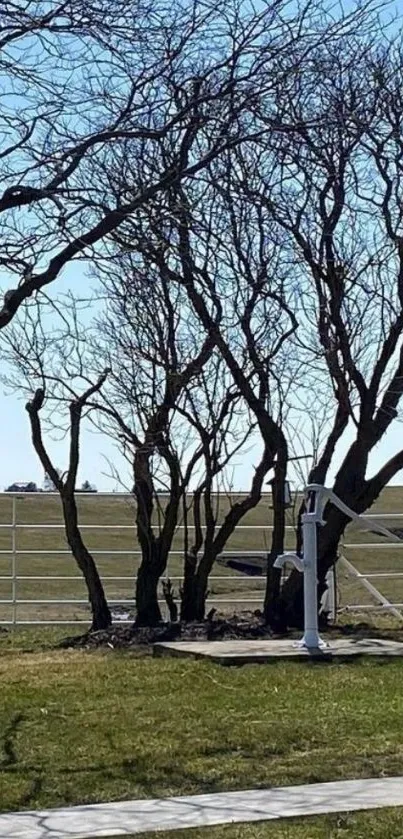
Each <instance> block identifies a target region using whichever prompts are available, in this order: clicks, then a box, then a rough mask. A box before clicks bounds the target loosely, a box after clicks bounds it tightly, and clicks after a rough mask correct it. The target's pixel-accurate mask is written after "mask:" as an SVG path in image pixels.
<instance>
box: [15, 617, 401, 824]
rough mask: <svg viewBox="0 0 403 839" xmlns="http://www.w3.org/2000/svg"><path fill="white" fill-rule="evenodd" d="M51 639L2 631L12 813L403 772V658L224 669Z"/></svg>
mask: <svg viewBox="0 0 403 839" xmlns="http://www.w3.org/2000/svg"><path fill="white" fill-rule="evenodd" d="M38 640H39V636H36V643H37V642H38ZM52 640H56V639H55V637H53V639H52V636H51V633H48V635H47V636H46V635H45V638H44V641H43V649H42V650H41V651H39V652H30V651H29V650H32V647H33V639H32V637H31V638H30V636H29V634H27V633H24V632H21V633H20V632H17V633H16V635H15V637H14V639H11V638H10V637H8V636H7V637H4V638H3V637H1V638H0V691H1V697H2V702H1V708H0V809H1V810H3V811H4V810H17V809H23V808H40V807H56V806H62V805H64V804H78V803H85V802H96V801H107V800H119V799H129V798H137V797H154V796H155V797H157V796H169V795H180V794H193V793H201V792H216V791H217V792H218V791H222V790H226V789H228V790H230V789H245V788H247V787H267V786H270V785H273V784H274V785H283V784H297V783H310V782H317V781H326V780H337V779H347V778H358V777H369V776H383V775H397V774H403V694H402V690H401V685H402V677H403V664H402V662H399V661H390V662H388V663H387V664H382V663H377V662H375V661H373V660H371V661H362V662H360V663H356V664H349V665H342V664H339V665H335V664H328V665H326V666H317V665H309V664H308V665H306V666H301V664H298V663H292V662H283V663H276V664H272V665H270V666H266V667H263V666H246V667H243V668H240V669H234V668H230V669H226V668H220V667H218V666H215V665H213V664H211V663H208V662H195V661H187V660H180V659H153V658H150V657H147V658H136V657H134V656H133V655H131V654H130V653H126V654H123V653H118V652H116V651H111V650H108V651H103V652H99V651H97V652H91V653H90V652H84V651H77V650H74V651H73V650H68V651H62V650H52V649H50V645H51V643H52Z"/></svg>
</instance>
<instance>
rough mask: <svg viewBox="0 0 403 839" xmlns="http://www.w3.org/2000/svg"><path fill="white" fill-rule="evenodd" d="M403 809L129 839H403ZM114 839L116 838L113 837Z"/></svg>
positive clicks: (138, 836)
mask: <svg viewBox="0 0 403 839" xmlns="http://www.w3.org/2000/svg"><path fill="white" fill-rule="evenodd" d="M402 837H403V809H402V808H400V807H396V808H393V809H385V810H374V811H369V812H364V813H347V814H346V813H343V814H340V815H332V816H321V817H320V818H306V819H283V820H281V821H275V822H265V823H261V824H239V825H223V826H222V827H209V828H200V829H197V830H186V832H185V831H169V832H161V833H160V832H159V833H147V834H144V833H143V834H142V835H140V834H137V835H136V836H133V837H130V836H128V837H126V839H402ZM110 839H112V837H110Z"/></svg>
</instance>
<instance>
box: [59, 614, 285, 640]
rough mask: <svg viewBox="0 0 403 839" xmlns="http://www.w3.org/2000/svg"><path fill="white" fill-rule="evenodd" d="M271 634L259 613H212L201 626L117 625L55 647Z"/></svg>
mask: <svg viewBox="0 0 403 839" xmlns="http://www.w3.org/2000/svg"><path fill="white" fill-rule="evenodd" d="M273 637H274V636H273V633H272V631H271V630H270V629H269V627H268V626H265V625H264V624H263V622H262V616H261V613H260V612H242V613H240V614H239V615H232V616H231V617H228V616H224V615H219V614H215V615H214V616H213V617H212V618H210V619H207V620H205V621H203V622H202V623H179V622H178V623H163V624H160V625H159V626H153V627H141V626H135V625H134V624H130V625H123V626H122V625H121V626H119V625H118V624H116V623H115V624H114V625H112V626H111V627H110V628H109V629H106V630H100V631H98V632H88V633H86V634H85V635H79V636H76V637H73V638H65V639H63V641H61V642H60V643H59V644H58V647H63V648H66V647H82V648H84V649H91V648H93V647H109V648H111V647H113V648H114V649H124V648H128V647H131V648H136V647H137V648H138V647H150V646H151V645H152V644H155V643H156V642H158V641H159V642H161V641H223V640H230V639H231V638H234V639H235V638H247V639H250V640H253V639H254V638H273Z"/></svg>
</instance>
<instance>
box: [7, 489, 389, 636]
mask: <svg viewBox="0 0 403 839" xmlns="http://www.w3.org/2000/svg"><path fill="white" fill-rule="evenodd" d="M234 500H236V499H233V501H234ZM227 509H228V500H227V499H226V498H223V499H220V505H219V517H220V520H222V519H223V517H224V515H225V512H226V510H227ZM79 511H80V522H81V524H82V525H83V526H84V528H83V534H84V537H85V541H86V543H87V545H88V548H89V549H90V550H92V551H94V552H95V558H96V560H97V565H98V567H99V570H100V573H101V576H102V578H103V581H104V585H105V589H106V593H107V596H108V598H110V599H112V600H113V599H124V600H132V599H133V597H134V586H135V577H136V572H137V568H138V563H139V556H138V555H136V553H135V552H136V551H138V549H139V547H138V543H137V540H136V535H135V530H134V528H131V526H132V525H133V523H134V515H135V510H134V506H133V502H132V501H131V500H130V499H127V498H120V497H119V496H116V497H103V496H102V495H99V496H98V495H88V496H82V497H81V498H80V499H79ZM373 512H377V513H382V512H388V513H397V514H399V513H401V512H403V488H402V487H389V488H387V489H386V490H385V491H384V492H383V494H382V496H381V497H380V499H379V500H378V501H377V503H376V504H375V505H374V508H373ZM11 521H12V498H11V497H10V496H9V495H7V494H1V495H0V525H2V526H1V527H0V601H6V600H11V599H12V594H13V581H12V579H11V578H12V570H13V529H12V527H11V526H10V525H11ZM16 522H17V528H16V530H15V531H14V532H15V554H14V558H15V571H16V575H17V578H18V579H17V581H16V583H15V593H16V597H17V599H18V600H26V601H31V602H27V603H23V604H19V605H18V606H17V607H16V610H15V616H16V618H17V620H18V621H29V620H38V619H41V620H85V619H87V617H88V607H87V606H86V590H85V586H84V584H83V582H82V579H81V577H80V575H79V572H78V571H77V568H76V565H75V563H74V560H73V558H72V557H71V556H70V554H69V552H68V546H67V545H66V542H65V539H64V532H63V527H62V516H61V509H60V503H59V501H58V497H57V496H56V495H55V497H49V496H46V497H45V496H41V495H39V494H38V495H26V496H24V495H22V496H19V497H18V499H17V504H16ZM271 522H272V511H271V509H270V496H269V495H265V496H264V498H263V499H262V501H261V502H260V504H259V505H258V506H257V507H256V508H255V509H254V510H252V511H250V512H249V513H248V514H247V516H245V518H244V519H243V522H242V524H243V527H241V528H238V530H237V531H236V533H235V534H234V535H233V536H232V537H231V539H230V541H229V543H228V545H227V550H230V551H231V550H233V551H242V550H246V551H263V552H264V551H266V550H268V548H269V545H270V524H271ZM156 523H157V518H156ZM384 523H385V524H387V525H389V526H402V527H403V520H399V519H398V518H397V519H395V520H391V521H389V520H388V521H387V522H386V521H385V522H384ZM45 524H50V525H53V527H52V528H50V529H49V528H48V529H44V528H42V527H41V526H40V525H45ZM96 524H99V525H102V529H95V528H91V527H90V525H96ZM293 524H294V522H293V515H292V512H290V513H289V514H288V525H289V528H290V529H289V530H288V531H287V545H286V546H287V547H288V548H291V547H293V546H294V541H293V530H292V529H291V528H292V526H293ZM116 525H122V529H119V528H116ZM246 525H251V526H252V527H251V529H247V528H246ZM111 526H113V527H111ZM115 528H116V529H115ZM344 541H345V542H346V543H347V544H350V545H351V544H353V545H354V544H357V543H370V542H382V541H384V540H383V538H382V537H378V536H375V535H372V534H370V533H367V532H365V531H361V532H360V530H359V528H358V527H357V526H356V525H354V526H350V527H349V528H348V530H347V532H346V536H345V540H344ZM182 546H183V535H182V531H179V532H178V534H177V536H176V537H175V542H174V545H173V549H174V550H175V551H178V552H179V554H180V551H181V549H182ZM38 550H45V551H47V552H48V553H46V554H41V553H38V552H37V551H38ZM343 550H344V553H345V554H346V556H347V558H348V559H349V560H350V561H351V562H353V563H354V565H355V566H356V567H357V569H358V570H359V571H360V572H362V573H377V572H379V571H393V572H395V573H396V572H398V573H402V572H403V545H402V548H401V549H400V548H399V546H398V547H397V548H396V547H394V546H393V547H388V548H387V549H381V550H380V549H377V548H375V549H374V548H372V547H368V548H366V547H365V548H362V547H360V548H354V547H350V548H345V549H343ZM24 551H28V552H29V553H24ZM58 551H66V552H67V553H58ZM98 551H101V552H102V553H97V552H98ZM113 551H122V552H125V553H122V554H120V555H113V553H112V552H113ZM179 554H178V555H172V556H171V559H170V562H169V567H168V574H169V576H171V577H172V578H174V577H179V576H180V575H181V573H182V560H181V557H180V555H179ZM114 576H117V577H125V578H126V579H122V580H111V579H109V578H111V577H114ZM214 576H215V577H217V576H218V577H221V578H223V579H213V578H212V580H211V586H210V598H211V605H213V604H214V605H216V607H217V608H219V609H220V611H234V610H240V609H242V608H247V607H248V605H249V608H259V606H260V605H261V602H262V598H263V590H264V580H263V579H262V578H246V577H245V576H243V575H240V574H236V573H234V572H232V571H229V570H227V569H223V568H222V567H217V569H216V570H215V572H214ZM34 577H39V578H41V579H38V580H35V579H33V578H34ZM52 577H62V578H64V579H52ZM75 577H78V578H77V579H75ZM1 578H2V579H1ZM5 578H7V579H5ZM371 582H372V583H373V584H374V585H375V586H376V587H377V588H378V589H379V590H380V591H381V593H382V594H383V595H384V596H385V597H387V598H388V599H393V601H401V602H403V577H401V578H399V577H395V578H391V579H388V578H381V577H380V578H376V579H375V578H374V579H371ZM174 585H175V587H176V589H177V590H178V587H179V581H178V580H174ZM338 585H339V605H340V607H341V608H343V607H346V606H350V607H351V606H354V605H355V604H364V605H365V604H367V605H370V604H373V603H374V602H375V600H374V598H373V596H372V595H371V594H369V592H367V591H366V589H365V588H364V587H363V585H362V583H361V582H360V581H359V580H354V579H352V578H351V576H350V575H349V574H347V573H346V571H345V569H342V568H340V572H339V578H338ZM60 598H65V599H68V600H73V601H79V600H83V601H84V603H82V604H80V603H78V602H73V603H69V604H64V605H59V604H52V603H51V602H49V601H52V600H58V599H60ZM250 599H252V600H254V602H253V603H251V602H249V603H248V601H250ZM34 600H45V601H47V602H45V603H37V604H36V603H33V602H32V601H34ZM223 600H231V601H232V602H229V603H225V602H222V601H223ZM218 601H220V602H218ZM364 614H365V616H366V617H368V613H363V615H364ZM12 618H13V609H12V606H11V605H9V604H6V603H0V622H5V621H11V620H12Z"/></svg>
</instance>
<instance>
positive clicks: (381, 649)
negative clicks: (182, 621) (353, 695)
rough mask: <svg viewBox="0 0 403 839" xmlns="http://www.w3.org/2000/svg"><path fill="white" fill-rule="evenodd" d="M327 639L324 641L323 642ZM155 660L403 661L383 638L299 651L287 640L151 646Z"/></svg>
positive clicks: (398, 646) (399, 647)
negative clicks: (388, 659) (372, 659)
mask: <svg viewBox="0 0 403 839" xmlns="http://www.w3.org/2000/svg"><path fill="white" fill-rule="evenodd" d="M327 640H328V639H326V638H325V641H327ZM153 652H154V655H155V656H174V657H181V658H182V657H191V658H207V659H210V661H214V662H215V663H216V664H224V665H227V666H228V665H238V666H239V665H242V664H270V663H275V662H276V661H279V660H290V659H295V660H297V661H301V660H302V661H303V660H305V661H309V660H311V659H316V660H320V661H349V660H351V658H356V657H362V656H377V657H379V658H383V657H390V656H398V657H400V658H403V644H402V643H400V642H398V641H389V640H384V639H382V638H333V639H330V640H329V641H328V646H326V647H324V648H320V649H317V648H311V649H306V648H301V647H299V646H298V643H296V642H295V641H291V640H288V639H283V640H282V641H273V640H272V639H268V640H263V641H262V640H261V641H244V640H241V639H239V638H235V639H234V640H231V641H166V642H162V643H160V644H154V647H153Z"/></svg>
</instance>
